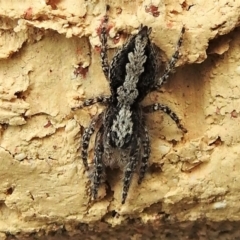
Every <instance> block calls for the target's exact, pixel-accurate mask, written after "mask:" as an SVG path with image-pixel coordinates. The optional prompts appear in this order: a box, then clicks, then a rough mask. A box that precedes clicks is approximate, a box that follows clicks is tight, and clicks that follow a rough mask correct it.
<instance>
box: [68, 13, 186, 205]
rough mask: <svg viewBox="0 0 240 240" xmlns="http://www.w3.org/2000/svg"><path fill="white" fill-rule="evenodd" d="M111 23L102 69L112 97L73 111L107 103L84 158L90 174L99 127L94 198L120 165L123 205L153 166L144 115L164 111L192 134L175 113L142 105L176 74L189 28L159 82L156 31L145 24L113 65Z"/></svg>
mask: <svg viewBox="0 0 240 240" xmlns="http://www.w3.org/2000/svg"><path fill="white" fill-rule="evenodd" d="M107 22H108V17H107V16H105V17H104V21H103V23H102V27H101V33H100V41H101V52H100V56H101V64H102V70H103V73H104V75H105V77H106V79H107V80H108V82H109V86H110V90H111V95H110V96H98V97H94V98H90V99H87V100H85V101H84V102H83V103H82V104H81V105H80V106H78V107H75V108H73V109H74V110H76V109H78V108H82V107H86V106H90V105H93V104H95V103H103V104H105V105H106V109H105V110H104V111H103V112H102V113H101V114H99V115H98V116H96V117H94V118H93V119H92V121H91V123H90V125H89V126H88V127H87V128H86V129H85V131H84V133H83V136H82V146H81V147H82V148H81V156H82V160H83V164H84V166H85V168H86V170H89V167H88V162H87V159H88V147H89V141H90V138H91V136H92V134H93V133H94V131H95V128H96V127H97V126H98V125H99V127H98V131H97V133H96V137H95V146H94V158H93V171H92V172H93V173H92V198H93V200H95V199H96V198H97V193H98V188H99V186H100V184H101V183H102V182H103V181H104V180H105V176H106V174H105V172H106V167H108V166H110V167H112V168H113V167H118V168H121V169H122V170H123V174H124V177H123V190H122V204H124V203H125V201H126V198H127V195H128V190H129V187H130V183H131V179H132V176H133V173H134V172H136V171H137V172H138V175H139V178H138V184H140V183H141V182H142V180H143V178H144V175H145V173H146V170H147V168H148V159H149V156H150V141H149V136H148V130H147V127H146V124H145V114H147V113H152V112H155V111H159V110H161V111H163V112H165V113H166V114H168V115H169V116H170V117H171V118H172V120H173V121H174V122H175V123H176V125H177V127H178V128H179V129H181V130H182V131H183V132H184V133H186V132H187V130H186V129H185V128H184V127H183V125H182V124H181V123H180V120H179V118H178V116H177V115H176V113H174V112H173V111H172V110H171V109H170V108H169V107H167V106H166V105H163V104H160V103H154V104H152V105H148V106H142V105H141V104H140V103H141V102H142V100H143V99H144V98H145V96H146V95H147V94H148V93H150V92H151V91H154V90H156V89H158V88H160V87H161V86H162V85H163V84H164V83H165V82H166V80H167V79H168V77H169V74H170V73H171V72H172V71H173V70H174V67H175V64H176V62H177V60H178V58H179V48H180V46H181V44H182V38H183V33H184V28H183V29H182V31H181V36H180V38H179V40H178V43H177V47H176V51H175V53H174V54H173V55H172V58H171V59H170V61H169V62H168V66H167V67H166V69H165V70H164V72H163V74H162V76H161V77H160V78H159V77H158V72H159V64H158V61H157V55H156V46H155V45H154V44H153V43H152V42H151V40H150V38H149V35H150V33H151V28H149V27H147V26H141V27H140V28H139V31H138V33H137V34H136V35H134V36H132V37H131V38H130V39H129V40H128V41H127V42H126V43H125V44H124V45H123V46H122V48H121V49H120V50H119V51H118V52H117V53H116V54H115V55H114V57H113V59H112V61H111V63H110V65H109V63H108V57H107V28H106V27H107Z"/></svg>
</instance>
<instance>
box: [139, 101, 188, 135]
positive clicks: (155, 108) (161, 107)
mask: <svg viewBox="0 0 240 240" xmlns="http://www.w3.org/2000/svg"><path fill="white" fill-rule="evenodd" d="M159 110H161V111H163V112H165V113H166V114H168V115H169V116H170V117H171V118H172V120H173V121H174V122H175V123H176V125H177V127H178V128H179V129H181V130H182V131H183V132H184V133H186V132H187V129H186V128H184V127H183V125H182V124H181V123H180V119H179V118H178V116H177V114H176V113H175V112H173V111H172V110H171V109H170V108H169V107H168V106H166V105H164V104H160V103H154V104H152V105H148V106H145V107H143V111H144V112H145V113H152V112H155V111H159Z"/></svg>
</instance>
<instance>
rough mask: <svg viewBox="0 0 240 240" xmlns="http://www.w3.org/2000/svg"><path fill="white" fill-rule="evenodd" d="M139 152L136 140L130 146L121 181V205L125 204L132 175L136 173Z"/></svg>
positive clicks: (137, 139) (138, 143)
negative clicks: (128, 157)
mask: <svg viewBox="0 0 240 240" xmlns="http://www.w3.org/2000/svg"><path fill="white" fill-rule="evenodd" d="M139 150H140V139H139V138H136V139H135V140H134V144H133V145H132V146H131V150H130V159H129V162H128V163H127V165H126V168H125V171H124V179H123V192H122V204H124V203H125V201H126V198H127V194H128V190H129V186H130V183H131V180H132V176H133V173H134V172H135V171H136V167H137V164H138V158H139Z"/></svg>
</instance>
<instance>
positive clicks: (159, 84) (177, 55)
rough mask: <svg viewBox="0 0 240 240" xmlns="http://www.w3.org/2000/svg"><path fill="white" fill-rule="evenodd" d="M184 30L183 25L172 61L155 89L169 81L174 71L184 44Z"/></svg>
mask: <svg viewBox="0 0 240 240" xmlns="http://www.w3.org/2000/svg"><path fill="white" fill-rule="evenodd" d="M184 32H185V28H184V27H183V28H182V31H181V35H180V38H179V39H178V42H177V46H176V50H175V53H174V54H173V55H172V57H171V59H170V61H169V62H168V65H167V68H166V69H165V71H164V73H163V75H162V76H161V77H160V79H159V80H158V81H157V83H156V86H154V89H156V88H160V87H161V86H162V85H163V84H164V83H165V82H166V81H167V79H168V77H169V75H170V73H171V72H173V71H174V68H175V65H176V62H177V60H178V59H179V49H180V47H181V45H182V41H183V34H184Z"/></svg>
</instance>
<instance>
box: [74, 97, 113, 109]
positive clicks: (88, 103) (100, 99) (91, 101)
mask: <svg viewBox="0 0 240 240" xmlns="http://www.w3.org/2000/svg"><path fill="white" fill-rule="evenodd" d="M110 99H111V97H110V96H98V97H94V98H88V99H86V100H85V101H84V102H83V103H82V104H81V105H79V106H78V107H74V108H72V110H77V109H79V108H83V107H87V106H91V105H93V104H95V103H109V101H110Z"/></svg>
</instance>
